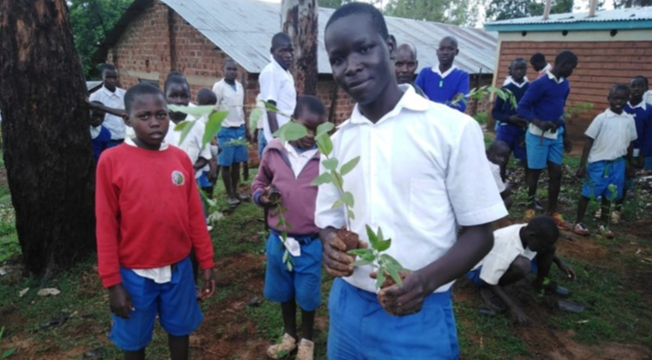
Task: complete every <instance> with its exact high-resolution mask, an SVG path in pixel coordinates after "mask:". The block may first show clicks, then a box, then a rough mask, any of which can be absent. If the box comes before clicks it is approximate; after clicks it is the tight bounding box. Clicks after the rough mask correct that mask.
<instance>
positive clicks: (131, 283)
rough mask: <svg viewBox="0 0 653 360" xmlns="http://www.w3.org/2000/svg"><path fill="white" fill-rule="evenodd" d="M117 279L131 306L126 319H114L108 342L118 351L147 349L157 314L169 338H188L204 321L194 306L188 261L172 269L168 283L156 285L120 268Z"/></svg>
mask: <svg viewBox="0 0 653 360" xmlns="http://www.w3.org/2000/svg"><path fill="white" fill-rule="evenodd" d="M120 276H121V277H122V286H123V287H124V288H125V290H126V291H127V293H128V294H129V296H131V299H132V303H133V305H134V311H130V312H129V317H130V318H129V319H123V318H120V317H118V316H116V315H115V314H114V315H113V326H112V328H111V334H109V339H111V341H113V343H114V344H116V346H117V347H118V348H119V349H120V350H122V351H137V350H140V349H143V348H144V347H145V346H147V344H149V343H150V341H152V330H153V329H154V320H155V318H156V316H157V314H158V315H159V323H160V324H161V327H163V329H165V331H167V332H168V334H170V335H172V336H185V335H188V334H190V333H192V332H193V331H195V329H197V327H198V326H199V325H200V324H201V323H202V320H204V315H202V311H201V310H200V307H199V305H198V304H197V298H196V293H195V282H194V281H193V269H192V264H191V261H190V257H188V256H187V257H186V258H185V259H183V260H182V261H180V262H178V263H177V264H176V265H175V268H174V269H173V270H172V279H171V281H170V282H169V283H165V284H157V283H155V282H154V281H152V280H150V279H147V278H144V277H141V276H139V275H136V273H135V272H134V271H133V270H131V269H126V268H123V267H121V268H120Z"/></svg>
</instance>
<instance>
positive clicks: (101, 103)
mask: <svg viewBox="0 0 653 360" xmlns="http://www.w3.org/2000/svg"><path fill="white" fill-rule="evenodd" d="M91 104H95V105H100V106H104V103H103V102H102V101H97V100H93V101H91ZM93 114H102V115H105V114H106V111H104V110H101V109H96V108H91V116H93Z"/></svg>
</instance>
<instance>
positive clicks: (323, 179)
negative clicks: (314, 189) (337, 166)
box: [311, 172, 331, 186]
mask: <svg viewBox="0 0 653 360" xmlns="http://www.w3.org/2000/svg"><path fill="white" fill-rule="evenodd" d="M330 182H331V174H329V173H328V172H325V173H322V174H321V175H320V176H318V177H316V178H315V179H313V181H311V185H313V186H320V185H323V184H329V183H330Z"/></svg>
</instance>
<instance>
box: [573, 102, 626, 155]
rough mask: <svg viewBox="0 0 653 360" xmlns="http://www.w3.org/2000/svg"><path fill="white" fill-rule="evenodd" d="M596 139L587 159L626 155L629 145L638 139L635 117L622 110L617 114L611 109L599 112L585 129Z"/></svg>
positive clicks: (586, 132) (587, 133)
mask: <svg viewBox="0 0 653 360" xmlns="http://www.w3.org/2000/svg"><path fill="white" fill-rule="evenodd" d="M585 135H587V136H589V137H591V138H592V139H594V144H592V149H591V150H590V154H589V157H588V158H587V161H588V162H590V163H593V162H597V161H604V160H607V161H611V160H615V159H618V158H620V157H623V156H625V155H626V154H627V153H628V146H630V143H631V142H632V141H635V140H637V128H636V126H635V118H634V117H633V116H632V115H630V114H628V113H626V112H625V111H622V112H621V114H615V113H614V112H612V111H611V110H610V109H607V110H605V111H604V112H602V113H601V114H599V115H598V116H597V117H596V118H595V119H594V120H593V121H592V123H591V124H590V126H589V127H588V128H587V130H585Z"/></svg>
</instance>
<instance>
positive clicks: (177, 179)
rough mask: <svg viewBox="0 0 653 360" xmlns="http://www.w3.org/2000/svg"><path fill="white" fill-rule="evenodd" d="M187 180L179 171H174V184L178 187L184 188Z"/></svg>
mask: <svg viewBox="0 0 653 360" xmlns="http://www.w3.org/2000/svg"><path fill="white" fill-rule="evenodd" d="M185 180H186V178H184V174H183V173H182V172H181V171H179V170H174V171H173V172H172V183H173V184H175V185H177V186H182V185H184V182H185Z"/></svg>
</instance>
